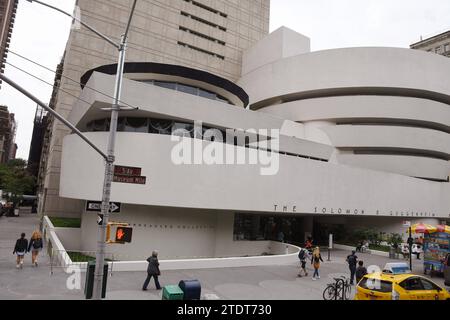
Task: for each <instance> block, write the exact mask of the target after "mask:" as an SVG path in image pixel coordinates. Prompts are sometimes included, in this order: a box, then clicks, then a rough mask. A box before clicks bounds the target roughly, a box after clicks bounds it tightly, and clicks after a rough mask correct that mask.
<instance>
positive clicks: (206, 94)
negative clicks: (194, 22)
mask: <svg viewBox="0 0 450 320" xmlns="http://www.w3.org/2000/svg"><path fill="white" fill-rule="evenodd" d="M136 81H138V82H143V83H148V84H151V85H154V86H158V87H162V88H166V89H170V90H175V91H180V92H184V93H188V94H192V95H195V96H199V97H202V98H207V99H211V100H216V101H221V102H224V103H228V104H231V105H232V103H231V101H229V100H228V99H227V98H225V97H224V96H221V95H220V94H218V93H215V92H212V91H209V90H206V89H203V88H200V87H195V86H191V85H187V84H183V83H179V82H173V81H159V80H136Z"/></svg>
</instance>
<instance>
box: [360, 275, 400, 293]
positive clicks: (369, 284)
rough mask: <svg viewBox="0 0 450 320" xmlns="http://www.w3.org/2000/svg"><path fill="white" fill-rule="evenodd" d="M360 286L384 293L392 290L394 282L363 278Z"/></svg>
mask: <svg viewBox="0 0 450 320" xmlns="http://www.w3.org/2000/svg"><path fill="white" fill-rule="evenodd" d="M358 286H360V287H361V288H363V289H367V290H370V291H376V292H383V293H388V292H389V293H390V292H392V282H390V281H385V280H379V279H370V278H363V279H362V280H361V282H360V283H359V284H358Z"/></svg>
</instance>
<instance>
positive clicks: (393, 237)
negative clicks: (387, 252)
mask: <svg viewBox="0 0 450 320" xmlns="http://www.w3.org/2000/svg"><path fill="white" fill-rule="evenodd" d="M402 242H403V237H402V235H401V234H399V233H391V234H390V235H389V236H388V239H387V243H389V245H390V246H392V247H398V246H399V245H400V244H401V243H402Z"/></svg>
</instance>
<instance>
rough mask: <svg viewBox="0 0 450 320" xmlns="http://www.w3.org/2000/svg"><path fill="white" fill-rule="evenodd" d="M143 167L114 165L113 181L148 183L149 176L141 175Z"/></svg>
mask: <svg viewBox="0 0 450 320" xmlns="http://www.w3.org/2000/svg"><path fill="white" fill-rule="evenodd" d="M141 174H142V168H137V167H126V166H114V177H113V182H118V183H131V184H146V183H147V177H143V176H141Z"/></svg>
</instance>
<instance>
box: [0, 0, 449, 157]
mask: <svg viewBox="0 0 450 320" xmlns="http://www.w3.org/2000/svg"><path fill="white" fill-rule="evenodd" d="M45 1H46V2H47V3H49V4H52V5H55V6H57V7H59V8H61V9H64V10H66V11H70V12H72V10H73V6H74V3H75V0H45ZM271 3H272V4H271V26H270V30H271V31H273V30H275V29H277V28H278V27H280V26H282V25H284V26H286V27H289V28H291V29H293V30H295V31H297V32H300V33H302V34H304V35H306V36H308V37H310V38H311V45H312V50H313V51H315V50H323V49H330V48H341V47H354V46H392V47H405V48H407V47H409V45H410V44H411V43H414V42H416V41H418V40H420V36H421V35H422V36H424V37H429V36H432V35H435V34H438V33H441V32H444V31H447V30H450V0H426V1H425V0H272V1H271ZM70 25H71V21H70V19H69V18H67V17H65V16H63V15H61V14H59V13H57V12H55V11H51V10H50V9H47V8H43V7H41V6H39V5H37V4H30V3H28V2H27V1H25V0H20V1H19V8H18V13H17V17H16V23H15V27H14V31H13V35H12V41H11V46H10V50H11V51H14V52H16V53H19V54H21V55H24V56H26V57H29V58H31V59H33V60H35V61H38V62H40V63H41V64H43V65H45V66H48V67H50V68H52V69H55V68H56V65H57V64H58V63H59V61H60V60H61V57H62V55H63V52H64V49H65V45H66V41H67V38H68V34H69V31H70ZM8 62H10V63H12V64H14V65H17V66H19V67H21V68H24V69H26V70H27V71H29V72H31V73H33V74H35V75H37V76H39V77H40V78H44V79H45V80H46V81H47V82H50V83H53V79H54V74H53V73H51V72H49V71H45V70H43V69H41V68H38V67H35V66H33V65H32V64H30V63H27V62H26V61H24V60H22V59H20V58H18V57H16V56H14V55H13V54H10V55H9V57H8ZM6 75H7V76H9V77H10V78H12V79H13V80H14V81H16V82H18V83H19V84H21V85H22V86H24V87H25V88H27V89H28V90H29V91H31V92H32V93H33V94H35V95H36V96H37V97H38V98H40V99H41V100H42V101H44V102H46V103H48V101H49V99H50V95H51V92H52V87H51V86H48V85H46V84H43V83H41V82H39V81H38V80H35V79H32V78H30V77H29V76H27V75H24V74H23V73H21V72H20V71H17V70H15V69H14V68H13V67H11V66H8V65H7V67H6ZM0 104H4V105H7V106H8V107H9V109H10V111H11V112H13V113H15V114H16V118H17V120H18V131H17V138H16V142H17V144H18V146H19V149H18V152H17V157H19V158H23V159H27V158H28V153H29V147H30V142H31V135H32V131H33V119H34V115H35V110H36V106H35V105H34V103H33V102H30V101H29V100H28V99H27V98H25V97H23V96H22V95H20V94H19V93H17V92H16V91H14V90H13V89H12V88H10V87H9V86H8V85H7V84H5V83H3V84H2V88H1V90H0Z"/></svg>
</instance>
